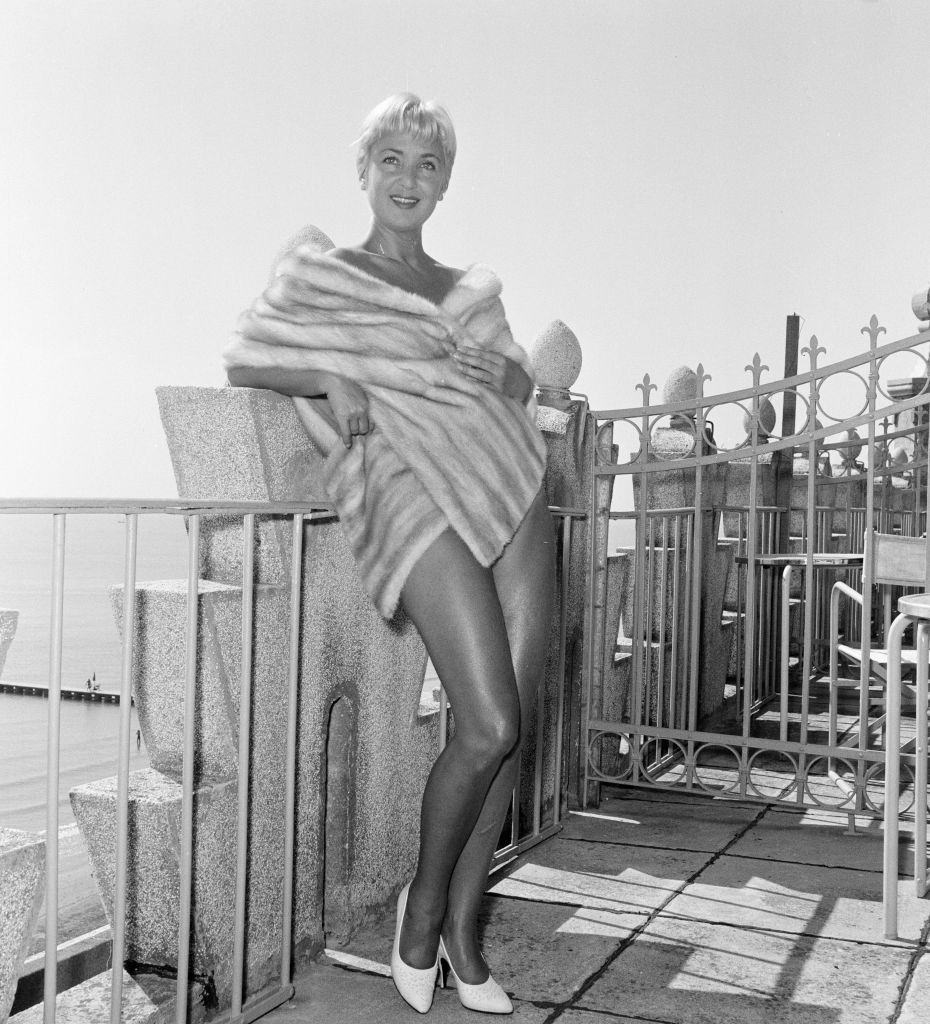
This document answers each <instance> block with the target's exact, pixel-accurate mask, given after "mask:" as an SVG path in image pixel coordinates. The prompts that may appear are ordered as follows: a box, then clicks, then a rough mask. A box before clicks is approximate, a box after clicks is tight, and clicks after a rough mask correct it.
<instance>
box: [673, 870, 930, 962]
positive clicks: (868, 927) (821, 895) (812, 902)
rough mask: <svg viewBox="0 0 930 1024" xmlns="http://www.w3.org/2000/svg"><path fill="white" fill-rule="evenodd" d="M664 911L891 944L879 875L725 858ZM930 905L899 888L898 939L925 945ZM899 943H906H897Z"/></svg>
mask: <svg viewBox="0 0 930 1024" xmlns="http://www.w3.org/2000/svg"><path fill="white" fill-rule="evenodd" d="M663 913H664V914H666V915H668V916H673V917H685V918H689V919H691V920H695V921H716V922H719V923H721V924H730V925H734V926H735V927H739V928H763V929H767V930H771V931H781V932H791V933H793V934H798V935H802V934H803V935H816V936H822V937H826V938H831V939H848V940H850V941H852V942H877V943H885V942H887V941H888V940H886V939H885V938H884V937H883V935H884V923H883V916H882V876H881V875H880V874H878V873H875V872H872V871H851V870H849V869H848V868H834V867H811V866H805V867H804V868H803V869H799V868H798V866H797V865H796V864H786V863H784V862H782V861H775V860H754V859H752V858H749V857H728V856H723V857H720V858H719V859H718V860H717V861H716V862H715V863H713V864H712V865H710V866H709V867H708V868H707V869H706V870H705V871H703V872H702V873H701V875H700V877H699V878H698V879H697V880H696V881H694V882H692V883H691V884H690V885H688V886H687V887H686V888H685V890H684V892H683V893H681V894H680V895H678V896H675V897H674V898H673V899H672V901H671V902H670V903H669V904H668V906H667V907H665V909H664V910H663ZM928 918H930V901H927V900H920V899H917V897H916V895H915V894H914V886H913V883H912V882H907V881H901V882H899V883H898V933H899V935H900V936H901V939H902V940H904V941H905V942H910V943H915V942H917V941H918V940H919V939H920V935H921V932H922V930H923V927H924V926H925V924H926V923H927V920H928ZM896 944H900V943H896Z"/></svg>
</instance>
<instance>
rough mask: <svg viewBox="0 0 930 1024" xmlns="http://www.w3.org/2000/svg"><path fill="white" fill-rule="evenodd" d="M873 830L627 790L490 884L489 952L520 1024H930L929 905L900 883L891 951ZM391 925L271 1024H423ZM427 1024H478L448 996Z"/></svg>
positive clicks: (316, 971)
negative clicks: (408, 1000)
mask: <svg viewBox="0 0 930 1024" xmlns="http://www.w3.org/2000/svg"><path fill="white" fill-rule="evenodd" d="M860 823H861V831H860V834H858V835H855V836H850V835H847V834H846V825H847V818H846V815H844V814H842V815H837V814H835V813H830V812H826V811H806V812H802V811H799V810H787V809H781V808H773V807H766V806H762V805H759V804H747V803H736V802H730V801H722V800H708V799H705V798H700V797H691V796H688V795H687V794H680V795H679V794H674V793H668V792H659V793H649V792H645V791H642V790H633V789H616V790H613V791H612V795H610V796H609V797H607V798H606V799H604V800H603V801H602V803H601V805H600V807H599V808H597V809H594V810H590V811H587V812H584V813H573V814H571V815H570V816H569V817H568V818H567V820H566V822H565V828H564V830H563V831H562V832H561V833H560V834H559V835H558V836H557V837H556V838H554V839H551V840H549V841H548V842H546V843H544V844H542V845H540V846H538V847H536V848H535V849H533V850H531V851H529V852H528V853H527V854H525V855H524V856H523V857H521V858H520V859H519V860H517V861H516V862H514V863H513V864H512V865H510V866H509V867H508V868H507V869H506V870H505V871H504V872H502V873H501V874H498V875H496V876H494V879H493V880H492V881H493V885H492V888H491V891H490V894H489V896H488V898H487V901H486V905H485V912H484V922H483V926H484V944H485V950H486V953H487V956H488V960H489V962H490V964H491V967H492V970H493V971H494V974H495V976H496V977H497V979H498V980H499V981H500V982H501V984H502V985H503V986H504V988H505V989H507V991H508V992H509V993H510V994H511V996H512V997H513V998H514V1003H515V1008H516V1009H515V1013H514V1016H513V1018H511V1019H513V1020H514V1021H519V1022H521V1024H523V1022H526V1024H548V1022H555V1021H558V1022H559V1024H645V1022H649V1024H728V1022H731V1021H733V1022H737V1021H738V1022H740V1024H754V1022H757V1021H758V1022H765V1024H840V1022H842V1024H854V1022H855V1024H884V1022H898V1024H927V1022H928V1021H930V947H928V933H930V899H924V900H917V899H916V898H915V897H914V894H913V882H912V881H910V880H908V879H905V878H902V880H901V882H900V884H899V891H900V905H899V912H900V923H899V931H900V934H901V936H902V938H901V940H900V941H898V942H888V941H885V940H884V939H883V938H882V930H883V929H882V905H881V877H882V876H881V845H882V838H881V829H880V825H879V823H877V822H874V821H872V822H870V821H869V820H868V819H860ZM906 839H907V837H906V836H904V837H903V840H905V841H906ZM900 863H901V866H902V868H903V867H904V866H905V865H906V864H909V861H908V852H907V851H906V850H905V849H904V842H902V854H901V862H900ZM908 870H909V868H908ZM393 924H394V922H393V919H391V920H388V921H386V922H385V923H384V924H383V925H381V926H378V927H376V928H375V929H373V930H370V931H367V932H364V933H362V934H359V935H357V936H356V937H355V939H354V940H353V941H352V942H351V943H350V944H349V945H348V946H347V947H346V948H345V949H342V950H339V951H338V952H335V953H334V954H333V955H332V956H329V955H327V956H324V957H322V958H321V959H320V961H319V962H318V963H316V964H313V965H311V966H310V967H309V968H307V969H305V970H304V971H303V972H302V973H301V974H300V975H299V976H298V978H297V979H296V988H297V992H296V995H295V998H294V999H293V1000H292V1001H291V1002H290V1003H288V1004H286V1005H284V1006H282V1007H279V1008H278V1009H277V1010H275V1011H273V1012H272V1013H271V1014H269V1015H268V1016H266V1017H265V1018H263V1021H264V1022H265V1024H343V1022H344V1024H367V1022H377V1024H393V1022H395V1021H397V1022H401V1021H407V1022H409V1021H413V1020H417V1019H423V1018H420V1015H419V1014H417V1013H415V1012H414V1011H413V1010H411V1009H409V1008H408V1007H407V1006H406V1004H405V1003H403V1002H402V1000H401V998H400V996H399V995H398V994H397V993H396V992H395V990H394V987H393V985H392V983H391V981H390V978H389V977H388V976H387V973H388V972H387V967H386V966H385V964H386V961H387V958H388V957H389V954H390V947H391V940H392V935H393ZM426 1019H427V1020H430V1021H433V1022H435V1024H447V1022H448V1024H451V1022H456V1021H463V1022H464V1021H469V1022H472V1024H474V1022H475V1021H477V1020H479V1019H480V1018H479V1017H478V1015H477V1014H475V1013H472V1012H471V1011H468V1010H465V1009H463V1008H462V1007H461V1006H460V1004H459V1002H458V1000H457V998H456V995H455V991H454V989H449V990H445V991H442V990H438V991H437V993H436V998H435V1001H434V1003H433V1008H432V1010H431V1011H430V1016H429V1017H428V1018H426Z"/></svg>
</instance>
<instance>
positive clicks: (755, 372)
mask: <svg viewBox="0 0 930 1024" xmlns="http://www.w3.org/2000/svg"><path fill="white" fill-rule="evenodd" d="M743 369H744V370H745V371H746V372H747V373H751V374H752V386H753V387H754V388H757V387H758V386H759V385H760V384H761V383H762V371H763V370H767V369H768V366H766V365H765V363H763V362H762V358H761V356H760V355H759V353H758V352H757V353H756V354H755V355H754V356H753V357H752V362H751V363H750V364H749V365H748V366H744V367H743Z"/></svg>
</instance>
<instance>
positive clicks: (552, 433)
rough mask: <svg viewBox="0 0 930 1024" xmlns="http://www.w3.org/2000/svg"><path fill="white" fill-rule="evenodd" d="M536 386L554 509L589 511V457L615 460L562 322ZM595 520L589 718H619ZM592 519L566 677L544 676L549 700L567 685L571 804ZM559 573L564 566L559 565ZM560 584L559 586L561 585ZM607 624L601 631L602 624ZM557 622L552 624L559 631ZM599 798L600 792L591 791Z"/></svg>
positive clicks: (614, 582) (576, 537)
mask: <svg viewBox="0 0 930 1024" xmlns="http://www.w3.org/2000/svg"><path fill="white" fill-rule="evenodd" d="M530 358H531V359H532V362H533V366H534V369H535V371H536V378H537V381H538V382H539V383H538V395H537V399H538V403H539V405H538V413H537V424H538V425H539V428H540V430H541V431H542V433H543V437H544V438H545V441H546V445H547V447H548V450H549V461H548V470H547V474H546V496H547V500H548V502H549V504H550V505H556V506H561V507H568V508H584V509H587V510H588V511H589V513H590V512H592V511H593V510H592V509H591V500H592V480H591V469H590V467H591V455H592V447H593V446H594V445H595V444H596V445H598V446H599V449H600V450H601V457H602V458H603V459H605V460H606V461H610V460H611V458H612V454H613V456H615V448H614V447H613V445H612V436H611V433H610V430H609V426H608V428H607V432H606V433H602V436H600V437H595V423H594V417H593V416H592V415H591V413H590V411H589V409H588V404H587V401H586V400H585V399H584V398H583V397H582V396H579V395H572V394H571V390H570V389H571V388H572V386H573V385H574V384H575V381H576V380H577V378H578V374H579V373H580V371H581V361H582V353H581V346H580V344H579V342H578V339H577V337H576V336H575V334H574V333H573V331H572V330H571V329H570V328H569V327H568V326H566V324H564V323H563V322H562V321H561V320H554V321H553V322H552V323H551V324H549V326H548V327H546V328H545V330H543V331H542V332H541V333H540V335H539V336H538V338H537V339H536V341H535V343H534V344H533V347H532V349H531V351H530ZM612 491H613V480H612V478H607V477H605V478H601V479H600V480H599V482H598V486H597V493H596V495H595V496H594V501H595V504H596V507H597V509H598V510H601V511H603V512H606V511H608V510H609V509H610V502H611V495H612ZM596 521H597V524H598V525H597V530H598V533H597V535H596V537H595V549H596V551H597V552H598V564H597V568H596V569H595V581H594V590H595V593H596V595H597V596H596V598H595V600H596V602H597V605H596V607H597V610H598V611H599V612H600V611H601V609H603V619H602V618H601V616H600V615H598V616H597V618H596V624H597V625H596V628H597V635H596V636H595V637H593V638H592V639H591V644H592V655H593V654H594V653H595V652H596V655H597V656H596V657H595V658H594V662H595V663H594V666H593V669H594V671H593V675H594V683H593V692H592V694H591V695H590V696H591V702H592V703H591V706H590V707H589V708H588V709H587V714H588V717H601V716H602V715H606V714H608V713H612V714H615V715H616V717H617V720H619V717H620V713H621V711H622V708H623V706H624V704H625V700H626V689H625V688H624V684H623V676H622V673H621V672H620V671H619V669H618V665H617V663H616V662H615V654H616V648H617V634H618V631H619V618H620V591H619V587H620V581H621V577H620V574H619V572H618V571H617V567H616V566H615V565H612V564H610V561H609V560H608V559H607V557H606V552H607V532H606V527H607V524H606V521H605V522H604V523H603V524H602V523H601V522H600V520H599V519H597V520H596ZM589 523H590V520H575V521H574V523H573V527H572V543H571V561H570V578H569V581H568V600H567V610H566V614H567V623H566V661H565V679H564V680H562V679H561V678H559V677H558V674H557V668H558V666H557V665H556V664H549V665H548V667H547V672H546V685H545V693H546V694H547V698H546V699H547V700H548V701H550V702H551V701H553V700H557V698H558V693H559V689H560V688H561V687H562V686H563V685H564V686H565V714H564V728H563V750H564V757H563V765H564V782H565V785H564V787H563V792H565V793H566V794H567V797H568V801H569V805H570V806H577V805H578V804H579V803H580V801H581V797H582V794H581V778H582V775H583V763H584V758H585V757H586V756H587V754H586V750H585V744H586V740H587V737H586V736H585V735H584V721H585V707H584V704H585V701H586V699H587V694H586V693H585V679H584V672H583V661H584V659H583V651H584V643H585V622H586V611H587V604H588V600H589V593H588V585H587V583H588V573H589V566H588V558H589V546H588V538H589V529H590V526H589ZM559 572H561V566H560V567H559ZM559 585H560V586H561V581H559ZM602 622H603V627H602V625H601V623H602ZM557 626H558V624H557V623H555V625H554V628H557ZM590 795H591V796H592V798H596V794H590Z"/></svg>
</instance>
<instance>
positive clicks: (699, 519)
mask: <svg viewBox="0 0 930 1024" xmlns="http://www.w3.org/2000/svg"><path fill="white" fill-rule="evenodd" d="M691 400H693V401H696V400H697V377H696V375H695V373H694V371H692V370H690V369H689V368H688V367H680V368H679V369H677V370H675V371H673V372H672V374H671V375H670V377H669V379H668V381H667V382H666V384H665V388H664V391H663V404H666V405H670V404H674V403H679V402H684V401H691ZM698 444H700V445H701V446H702V447H704V448H705V449H706V448H707V446H708V445H709V444H710V441H708V440H707V439H705V438H700V439H699V438H696V437H695V429H694V424H693V421H692V419H691V418H690V417H687V416H684V415H681V416H677V417H673V418H672V421H671V423H670V425H669V426H668V427H658V428H656V429H655V430H654V431H653V434H652V438H651V451H652V458H653V459H654V460H655V459H658V460H662V459H669V460H671V459H675V460H680V459H684V458H688V457H689V455H691V454H693V453H694V452H695V450H696V447H697V445H698ZM728 470H729V466H728V464H727V463H720V464H716V465H710V466H705V467H703V469H702V472H701V495H700V502H699V503H698V491H697V469H696V468H694V469H692V468H690V467H688V468H685V469H671V470H667V471H659V472H655V473H650V474H649V475H648V486H647V492H646V494H645V495H643V493H642V484H641V481H640V478H639V476H638V475H636V474H634V476H633V500H634V507H635V508H636V509H637V510H638V509H640V508H642V506H643V502H644V501H645V506H646V508H647V509H657V510H658V509H672V508H693V509H694V513H695V522H696V529H697V530H699V531H700V538H701V563H700V590H701V612H700V614H701V618H700V626H699V629H700V637H701V643H700V648H699V669H698V698H697V714H698V722H700V721H702V720H706V719H707V718H708V716H710V715H712V714H714V713H715V712H717V711H718V710H719V709H720V707H721V706H722V704H723V697H724V686H725V683H726V675H727V666H728V663H729V659H730V650H729V647H730V631H731V629H732V622H727V623H724V619H723V598H724V593H725V589H726V580H727V576H728V574H729V572H730V567H731V565H732V562H733V549H732V546H731V545H730V544H728V543H725V542H721V541H720V540H719V533H720V517H721V508H722V506H723V504H724V502H725V498H726V490H727V479H728ZM643 542H644V543H648V544H649V545H650V547H651V549H652V550H653V551H654V552H655V553H656V555H657V561H658V563H659V564H663V565H665V566H666V567H667V571H669V572H671V571H673V570H672V568H671V567H673V566H674V565H675V564H676V560H675V559H674V558H671V557H665V558H662V557H661V556H660V555H659V554H658V553H659V551H660V550H661V548H662V547H663V546H664V543H666V542H665V541H664V539H663V537H662V536H661V533H660V528H659V526H658V524H656V526H655V527H654V528H653V530H652V532H651V536H647V537H646V538H644V540H643ZM633 564H635V563H633V562H631V566H632V565H633ZM677 564H678V577H677V579H675V580H670V581H669V586H668V587H667V588H665V592H666V594H667V595H670V594H671V593H672V592H673V591H675V590H677V592H678V593H679V594H680V595H681V597H680V600H681V601H682V602H690V601H691V594H690V593H685V579H686V574H687V570H688V567H687V566H686V564H685V560H684V559H679V560H677ZM647 585H648V586H651V582H649V581H647ZM660 591H661V588H659V589H658V590H657V591H654V592H653V593H651V594H650V593H647V594H645V595H644V602H645V603H648V602H649V601H650V600H651V601H653V602H654V603H655V602H657V601H658V600H659V597H658V593H659V592H660ZM630 593H631V594H632V588H631V589H630ZM668 599H669V600H671V598H670V597H669V598H668ZM683 613H684V609H683V607H682V608H681V609H679V616H680V617H681V616H682V615H683ZM665 617H666V616H665V615H664V610H663V609H661V608H658V607H656V608H655V614H654V615H653V621H654V622H658V621H660V620H661V619H663V618H665ZM628 621H629V622H630V628H632V627H633V623H632V609H630V610H629V614H628ZM681 621H683V618H682V619H681ZM692 628H694V627H692ZM657 639H658V637H657V636H656V635H655V634H654V635H653V636H652V637H650V638H649V640H650V642H655V641H656V640H657ZM644 710H645V711H647V712H648V711H649V709H644Z"/></svg>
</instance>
